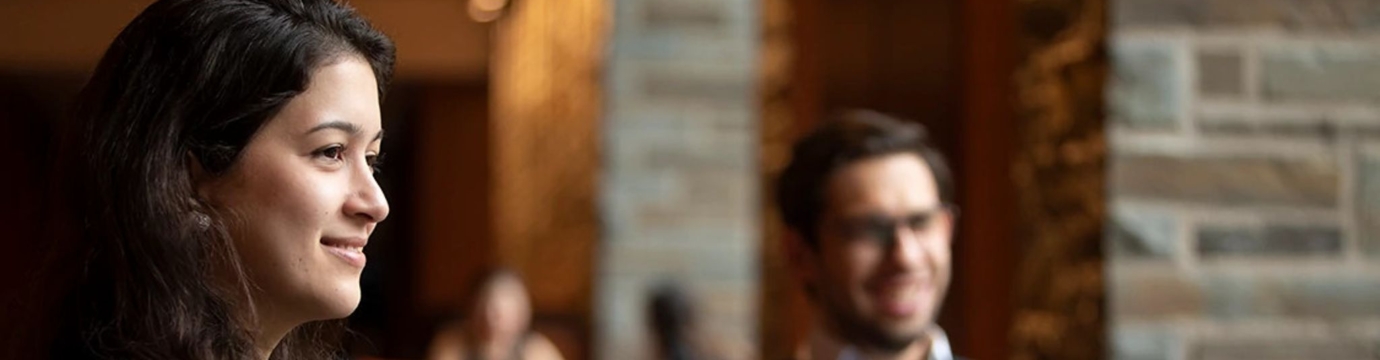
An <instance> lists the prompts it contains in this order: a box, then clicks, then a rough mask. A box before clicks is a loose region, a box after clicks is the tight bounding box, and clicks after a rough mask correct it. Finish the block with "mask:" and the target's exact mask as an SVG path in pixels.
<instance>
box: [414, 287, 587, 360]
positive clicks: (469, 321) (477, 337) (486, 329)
mask: <svg viewBox="0 0 1380 360" xmlns="http://www.w3.org/2000/svg"><path fill="white" fill-rule="evenodd" d="M470 284H471V286H472V287H471V289H470V292H469V293H468V296H469V297H470V301H469V302H468V304H466V307H465V309H467V312H466V313H465V314H464V316H463V317H462V318H461V319H459V321H451V322H449V323H446V324H442V326H441V328H440V330H439V331H437V333H436V336H435V337H434V338H432V340H431V347H430V349H428V351H427V359H430V360H560V359H562V357H561V353H560V351H559V350H557V349H556V346H555V345H554V344H552V343H551V341H550V340H548V339H547V338H546V337H545V336H542V335H541V334H539V333H537V332H534V331H532V330H531V322H532V307H531V304H530V300H529V299H528V296H527V287H526V286H524V285H523V283H522V278H521V277H520V276H518V274H517V273H516V272H513V271H512V270H509V269H506V268H495V269H491V270H488V271H486V272H484V273H483V274H481V276H480V277H479V279H478V280H477V281H473V282H471V283H470Z"/></svg>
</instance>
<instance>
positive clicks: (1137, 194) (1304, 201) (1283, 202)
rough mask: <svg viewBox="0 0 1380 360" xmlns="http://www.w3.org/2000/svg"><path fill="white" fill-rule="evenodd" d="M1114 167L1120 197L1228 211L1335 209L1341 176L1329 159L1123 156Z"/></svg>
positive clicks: (1115, 184) (1116, 187) (1115, 181)
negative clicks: (1260, 207)
mask: <svg viewBox="0 0 1380 360" xmlns="http://www.w3.org/2000/svg"><path fill="white" fill-rule="evenodd" d="M1111 167H1112V170H1111V172H1112V175H1111V178H1112V192H1113V193H1114V194H1117V195H1118V196H1122V197H1127V198H1143V199H1156V200H1174V201H1183V202H1192V203H1202V204H1214V205H1228V206H1237V205H1275V206H1306V207H1323V208H1325V207H1332V206H1335V205H1336V202H1337V191H1338V189H1337V188H1338V186H1339V181H1338V179H1339V176H1340V175H1338V170H1337V165H1336V163H1335V162H1334V161H1333V160H1332V159H1331V158H1327V157H1319V158H1297V159H1271V158H1251V157H1239V158H1238V157H1221V156H1207V157H1181V156H1166V155H1120V156H1116V157H1115V158H1114V159H1113V160H1112V166H1111Z"/></svg>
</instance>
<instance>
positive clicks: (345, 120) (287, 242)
mask: <svg viewBox="0 0 1380 360" xmlns="http://www.w3.org/2000/svg"><path fill="white" fill-rule="evenodd" d="M377 89H378V88H377V86H376V83H375V79H374V73H373V71H372V70H371V68H370V67H369V65H368V64H367V63H366V62H364V60H362V59H360V58H358V57H355V56H346V57H342V58H341V59H339V60H337V61H335V62H333V63H329V64H328V65H325V66H322V67H320V68H318V69H316V70H315V71H314V72H313V74H312V77H311V82H310V84H309V85H308V87H307V89H306V91H305V92H303V93H301V94H300V95H298V96H297V97H296V98H293V99H292V100H290V101H289V102H288V103H287V104H286V105H285V106H284V108H283V109H282V111H281V112H279V113H278V115H277V116H274V117H273V118H271V119H269V120H268V121H267V122H266V123H265V124H264V125H263V127H262V128H260V129H259V131H258V132H257V133H256V134H254V136H253V138H252V139H251V140H250V141H249V143H248V144H247V145H246V146H245V148H244V150H243V152H242V153H241V157H240V158H239V159H238V160H237V162H236V163H235V164H234V165H232V166H231V168H230V169H229V170H228V171H227V172H226V173H225V174H224V175H222V176H220V177H217V178H214V179H211V180H208V181H206V182H204V183H201V184H199V185H198V192H199V195H201V196H202V198H203V199H206V200H207V201H208V202H210V204H211V205H212V206H213V207H215V208H216V209H217V210H218V211H219V212H220V213H221V214H223V215H224V219H223V220H224V221H225V224H226V226H227V227H228V229H229V231H230V236H231V238H233V240H234V245H235V248H236V250H237V251H238V252H239V256H240V260H241V261H242V264H243V265H244V269H245V272H246V273H247V275H248V277H249V280H250V281H251V283H252V284H253V286H254V287H255V291H254V295H255V299H256V301H255V304H254V305H255V306H256V307H257V309H256V310H257V312H258V314H257V315H258V316H259V317H260V321H263V322H265V324H264V325H265V326H289V327H290V326H295V325H296V323H301V322H306V321H314V320H323V319H334V318H341V317H345V316H347V315H349V314H350V313H351V312H353V311H354V309H355V306H356V305H358V304H359V298H360V290H359V276H360V272H361V271H362V270H363V269H364V263H365V257H364V253H363V252H362V249H363V248H364V246H365V244H366V243H367V242H368V239H369V235H370V233H372V232H373V231H374V227H375V225H377V224H378V223H379V222H380V221H383V219H384V218H386V217H387V216H388V201H387V200H385V199H384V196H383V191H382V190H381V189H379V185H378V182H377V181H375V180H374V170H373V166H372V165H373V162H374V160H375V158H376V156H377V155H378V153H379V144H380V140H381V138H382V134H383V130H382V124H381V120H380V118H379V103H378V91H377Z"/></svg>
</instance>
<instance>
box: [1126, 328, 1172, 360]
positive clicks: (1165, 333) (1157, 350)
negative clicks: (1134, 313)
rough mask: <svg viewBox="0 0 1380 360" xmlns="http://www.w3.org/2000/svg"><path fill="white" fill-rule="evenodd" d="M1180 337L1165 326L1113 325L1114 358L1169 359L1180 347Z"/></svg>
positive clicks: (1136, 359) (1135, 359) (1137, 359)
mask: <svg viewBox="0 0 1380 360" xmlns="http://www.w3.org/2000/svg"><path fill="white" fill-rule="evenodd" d="M1178 343H1179V340H1178V338H1177V337H1176V336H1175V335H1174V334H1173V333H1172V332H1171V330H1170V329H1169V328H1168V327H1165V326H1126V325H1120V324H1117V325H1113V326H1112V358H1113V359H1118V360H1169V359H1174V353H1173V352H1174V350H1175V349H1176V348H1178V347H1179V344H1178Z"/></svg>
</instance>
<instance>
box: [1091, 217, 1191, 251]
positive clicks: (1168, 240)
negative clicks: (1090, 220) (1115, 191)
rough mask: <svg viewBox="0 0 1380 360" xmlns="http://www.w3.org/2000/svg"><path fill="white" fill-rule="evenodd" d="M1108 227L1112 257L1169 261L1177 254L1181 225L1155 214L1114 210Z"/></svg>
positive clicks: (1174, 220) (1169, 218) (1174, 219)
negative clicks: (1166, 259)
mask: <svg viewBox="0 0 1380 360" xmlns="http://www.w3.org/2000/svg"><path fill="white" fill-rule="evenodd" d="M1111 220H1112V221H1111V224H1109V225H1110V226H1108V227H1107V231H1108V234H1107V235H1108V239H1109V242H1110V243H1111V249H1112V254H1113V255H1115V256H1118V257H1126V258H1157V259H1162V258H1169V257H1172V256H1174V254H1175V253H1176V252H1177V251H1176V248H1177V245H1178V239H1179V235H1178V234H1179V231H1178V227H1179V222H1178V219H1176V218H1175V217H1174V216H1173V215H1171V214H1169V213H1166V212H1163V211H1154V210H1145V209H1137V208H1131V207H1127V206H1115V207H1114V208H1113V210H1112V218H1111Z"/></svg>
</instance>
